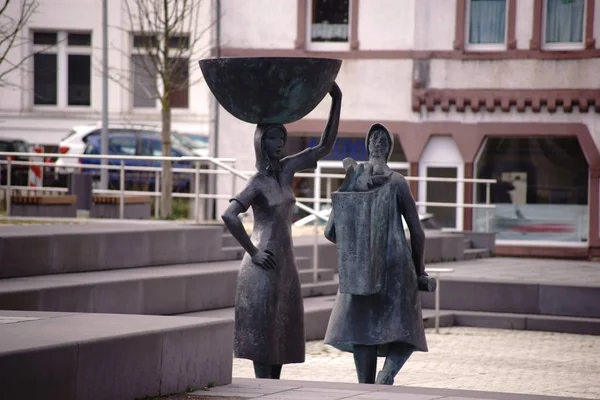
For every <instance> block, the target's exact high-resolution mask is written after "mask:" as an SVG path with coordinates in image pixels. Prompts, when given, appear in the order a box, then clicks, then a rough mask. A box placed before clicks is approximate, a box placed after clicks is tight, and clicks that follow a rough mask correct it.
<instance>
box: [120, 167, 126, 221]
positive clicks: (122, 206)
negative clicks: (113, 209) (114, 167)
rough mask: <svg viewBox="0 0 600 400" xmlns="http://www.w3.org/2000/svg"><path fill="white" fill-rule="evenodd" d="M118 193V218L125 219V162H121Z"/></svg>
mask: <svg viewBox="0 0 600 400" xmlns="http://www.w3.org/2000/svg"><path fill="white" fill-rule="evenodd" d="M119 172H120V178H121V179H120V192H119V218H120V219H123V218H125V161H123V160H121V170H120V171H119Z"/></svg>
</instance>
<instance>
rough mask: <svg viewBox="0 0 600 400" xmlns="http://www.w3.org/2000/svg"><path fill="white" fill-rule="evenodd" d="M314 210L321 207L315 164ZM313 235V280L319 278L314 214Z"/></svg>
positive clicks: (319, 180) (317, 223) (319, 182)
mask: <svg viewBox="0 0 600 400" xmlns="http://www.w3.org/2000/svg"><path fill="white" fill-rule="evenodd" d="M314 191H315V192H314V194H313V197H314V200H315V202H314V203H313V204H314V206H313V207H314V210H315V212H317V213H319V211H320V208H321V167H320V166H319V165H317V168H316V169H315V184H314ZM314 226H315V231H314V234H315V237H314V242H313V282H314V283H317V281H318V280H319V218H318V217H317V215H316V214H315V225H314Z"/></svg>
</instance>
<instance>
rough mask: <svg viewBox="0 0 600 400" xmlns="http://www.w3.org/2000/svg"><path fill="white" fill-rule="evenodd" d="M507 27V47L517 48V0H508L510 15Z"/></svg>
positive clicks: (510, 48)
mask: <svg viewBox="0 0 600 400" xmlns="http://www.w3.org/2000/svg"><path fill="white" fill-rule="evenodd" d="M507 18H508V21H507V27H506V47H507V48H508V49H509V50H514V49H516V48H517V36H516V27H517V0H508V15H507Z"/></svg>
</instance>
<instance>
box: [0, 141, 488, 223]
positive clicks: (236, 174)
mask: <svg viewBox="0 0 600 400" xmlns="http://www.w3.org/2000/svg"><path fill="white" fill-rule="evenodd" d="M0 156H6V157H7V159H6V160H0V170H1V169H3V168H4V167H5V168H6V172H7V173H6V179H7V181H6V185H4V186H5V191H4V192H5V198H6V207H7V213H8V214H9V215H10V202H11V192H12V191H13V190H21V191H34V192H35V191H43V192H57V193H65V192H67V189H66V188H62V187H35V186H15V185H12V184H11V175H12V173H11V171H12V167H13V166H17V165H21V166H40V167H42V168H44V169H55V168H61V169H64V168H74V169H77V170H79V169H84V170H85V169H89V170H100V169H107V170H109V171H110V170H117V171H119V189H99V188H94V189H93V194H101V195H102V194H104V195H117V196H118V197H119V207H120V210H119V215H120V218H123V216H124V204H125V201H124V199H125V197H126V196H127V195H146V196H150V197H153V198H154V203H155V207H154V211H155V216H158V215H159V214H160V204H159V198H160V195H161V193H160V183H161V182H162V181H163V179H162V178H163V177H162V167H155V166H132V165H125V161H128V160H132V161H154V162H157V161H158V162H160V161H172V162H191V163H193V165H194V168H180V167H173V168H172V171H173V173H174V174H191V175H193V178H194V180H193V182H194V185H193V188H194V193H173V197H174V198H188V199H193V200H194V216H195V219H196V222H199V221H200V220H199V217H200V212H199V207H200V200H201V199H217V200H219V199H222V200H228V199H229V198H231V196H233V195H235V194H236V178H240V179H243V180H248V179H249V178H250V176H251V175H252V174H253V173H254V172H253V171H239V170H237V169H236V168H235V162H236V159H234V158H213V157H163V156H158V157H157V156H127V155H119V156H114V155H97V154H76V155H75V154H59V153H10V152H0ZM11 157H30V158H31V159H30V160H29V161H16V160H12V159H11ZM59 157H61V158H70V159H80V158H86V159H99V160H102V159H106V160H109V161H119V165H110V164H108V165H102V164H81V163H63V164H61V165H60V166H58V165H56V164H55V163H54V162H46V161H43V160H44V159H47V158H59ZM36 159H37V160H36ZM40 159H41V161H39V160H40ZM203 164H208V165H212V166H213V167H216V168H215V169H206V168H201V166H202V165H203ZM340 165H341V163H340ZM125 172H148V173H153V174H154V182H155V184H154V191H153V192H149V191H139V190H126V188H125ZM319 172H320V171H319ZM204 174H205V175H231V177H232V181H231V193H230V194H217V193H201V190H200V176H201V175H204ZM295 176H296V177H300V178H302V177H305V178H312V179H314V180H315V185H314V187H318V188H320V187H321V185H320V180H322V179H324V180H325V181H326V185H325V186H326V197H321V193H320V190H319V191H315V195H314V196H313V197H298V198H296V200H297V203H296V206H297V207H298V208H300V209H302V210H304V211H306V212H308V213H309V214H312V215H315V217H316V218H318V219H321V220H327V216H326V215H324V213H323V212H322V211H321V210H317V208H318V206H319V205H320V204H322V203H325V204H329V203H331V193H332V191H333V189H334V188H333V186H332V180H333V179H343V178H344V177H345V175H344V174H336V173H309V172H302V173H298V174H296V175H295ZM317 180H318V181H319V184H317ZM406 180H407V181H426V182H454V183H457V182H463V183H482V184H485V185H486V201H485V203H483V204H479V203H465V202H462V203H458V202H447V203H445V202H429V201H417V202H416V204H417V206H429V207H452V208H483V209H485V210H486V230H488V231H489V214H488V212H489V210H490V209H493V208H495V206H494V205H493V204H491V203H490V185H491V184H492V183H495V182H496V181H495V180H493V179H465V178H437V177H414V176H407V177H406ZM190 182H191V181H190ZM190 187H192V185H190ZM304 203H308V204H310V203H313V205H314V208H311V207H309V206H307V205H306V204H304Z"/></svg>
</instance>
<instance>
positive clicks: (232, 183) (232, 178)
mask: <svg viewBox="0 0 600 400" xmlns="http://www.w3.org/2000/svg"><path fill="white" fill-rule="evenodd" d="M231 168H233V169H235V161H234V162H233V163H232V166H231ZM235 178H236V176H235V174H231V197H232V198H233V197H235V195H236V194H237V193H236V192H235ZM215 194H216V193H215Z"/></svg>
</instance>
